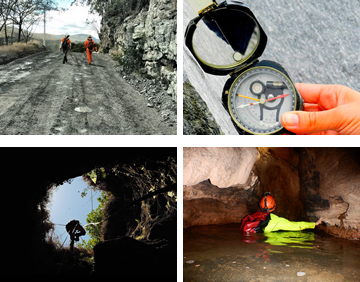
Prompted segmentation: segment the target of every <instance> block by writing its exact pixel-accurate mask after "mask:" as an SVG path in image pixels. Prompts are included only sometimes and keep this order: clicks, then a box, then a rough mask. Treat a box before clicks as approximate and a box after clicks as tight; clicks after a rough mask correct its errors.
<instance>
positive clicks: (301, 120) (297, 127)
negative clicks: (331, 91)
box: [281, 109, 340, 134]
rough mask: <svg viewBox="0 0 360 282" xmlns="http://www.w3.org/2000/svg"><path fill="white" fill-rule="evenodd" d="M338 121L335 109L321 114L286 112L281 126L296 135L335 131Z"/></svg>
mask: <svg viewBox="0 0 360 282" xmlns="http://www.w3.org/2000/svg"><path fill="white" fill-rule="evenodd" d="M339 120H340V118H339V115H338V113H337V111H336V109H334V110H329V111H321V112H288V113H285V114H283V115H282V117H281V123H282V125H283V126H284V127H285V128H286V129H287V130H289V131H292V132H294V133H296V134H313V133H319V132H323V131H329V130H330V131H336V129H337V128H338V127H339V124H338V123H339Z"/></svg>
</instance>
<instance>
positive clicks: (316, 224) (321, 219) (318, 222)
mask: <svg viewBox="0 0 360 282" xmlns="http://www.w3.org/2000/svg"><path fill="white" fill-rule="evenodd" d="M323 221H324V218H323V217H320V218H319V219H318V220H317V221H316V222H315V226H318V225H319V224H320V223H321V222H323Z"/></svg>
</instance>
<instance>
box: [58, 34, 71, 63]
mask: <svg viewBox="0 0 360 282" xmlns="http://www.w3.org/2000/svg"><path fill="white" fill-rule="evenodd" d="M69 37H70V35H66V37H64V38H63V39H61V42H60V46H59V50H61V49H63V53H64V59H63V64H65V63H67V62H68V60H67V54H68V52H69V50H70V49H71V41H70V39H69ZM64 40H66V41H64Z"/></svg>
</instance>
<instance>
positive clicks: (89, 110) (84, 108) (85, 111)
mask: <svg viewBox="0 0 360 282" xmlns="http://www.w3.org/2000/svg"><path fill="white" fill-rule="evenodd" d="M75 111H77V112H79V113H90V112H92V110H91V109H90V108H88V107H76V108H75Z"/></svg>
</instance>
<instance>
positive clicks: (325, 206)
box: [184, 148, 360, 239]
mask: <svg viewBox="0 0 360 282" xmlns="http://www.w3.org/2000/svg"><path fill="white" fill-rule="evenodd" d="M359 154H360V151H359V149H357V148H258V149H255V148H184V227H188V226H193V225H207V224H227V223H240V222H241V220H242V218H243V217H244V216H245V215H247V214H249V213H253V212H255V211H256V210H258V203H259V201H260V199H261V197H262V195H263V193H264V192H266V191H269V192H271V194H272V195H273V196H274V198H275V200H276V203H277V206H276V210H275V214H277V215H279V216H282V217H285V218H288V219H289V220H293V221H297V220H306V221H315V220H317V219H318V218H320V217H324V221H325V225H324V226H322V229H323V230H324V231H326V232H328V233H331V234H334V235H337V236H342V237H345V238H351V239H360V232H359V228H360V221H359V218H360V210H359V205H358V202H359V200H360V192H359V191H360V189H359V182H360V179H359V174H358V172H359V170H360V162H359Z"/></svg>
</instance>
